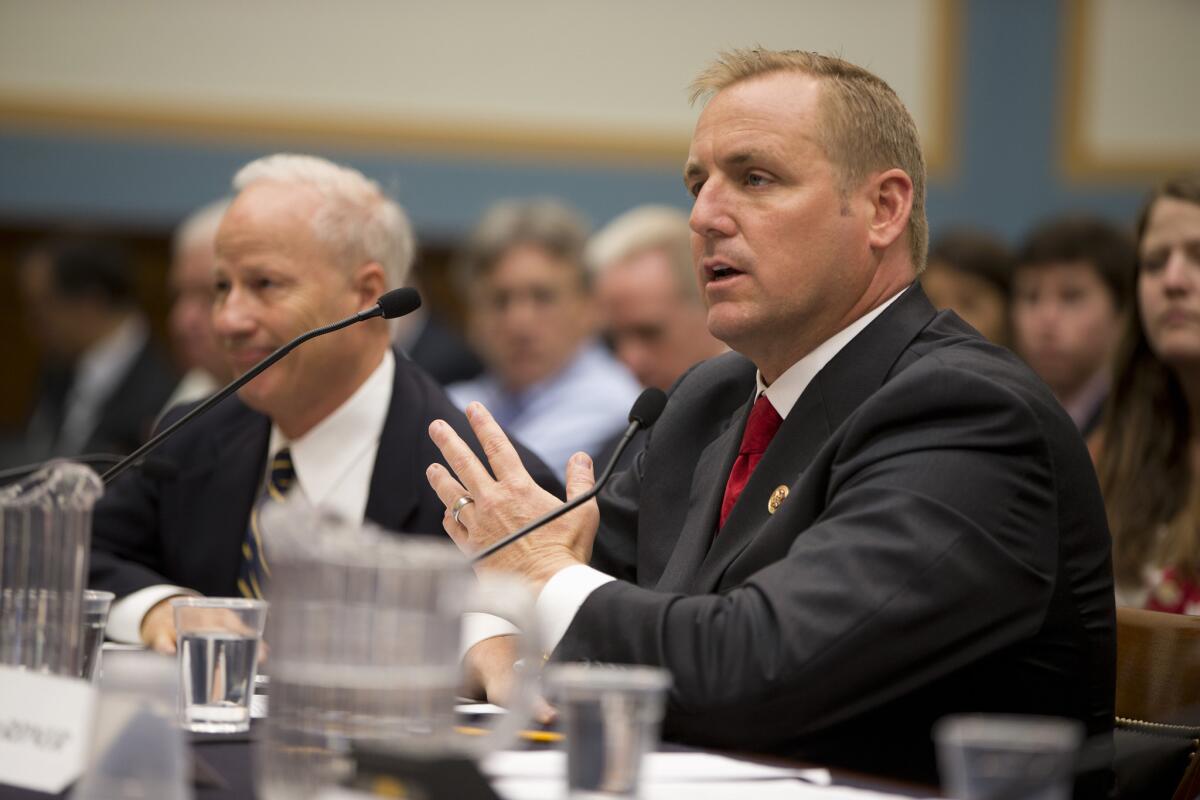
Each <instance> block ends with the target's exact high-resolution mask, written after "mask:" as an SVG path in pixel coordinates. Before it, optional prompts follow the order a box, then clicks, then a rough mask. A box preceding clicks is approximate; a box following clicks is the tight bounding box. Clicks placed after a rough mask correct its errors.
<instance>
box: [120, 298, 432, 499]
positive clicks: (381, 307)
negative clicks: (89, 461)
mask: <svg viewBox="0 0 1200 800" xmlns="http://www.w3.org/2000/svg"><path fill="white" fill-rule="evenodd" d="M420 307H421V295H419V294H418V293H417V290H416V289H412V288H409V287H405V288H402V289H392V290H391V291H390V292H387V293H385V294H384V295H382V296H381V297H380V298H379V302H377V303H376V304H375V305H373V306H371V307H370V308H368V309H366V310H365V311H360V312H358V313H357V314H354V315H353V316H349V317H346V318H345V319H343V320H339V321H337V322H334V323H332V324H330V325H326V326H325V327H323V328H315V329H313V330H311V331H309V332H308V333H302V334H300V335H299V336H297V337H296V338H295V339H292V340H291V341H290V342H288V343H287V344H285V345H283V346H282V347H280V348H279V349H278V350H276V351H275V352H273V353H271V355H269V356H267V357H266V358H264V359H263V360H262V361H260V362H258V363H257V364H255V365H254V366H253V367H251V368H250V369H249V370H247V371H246V372H245V374H243V375H242V376H241V377H239V378H237V379H236V380H234V381H233V382H232V383H230V384H229V385H228V386H226V387H225V388H224V389H222V390H221V391H219V392H217V393H216V394H214V395H212V396H210V397H209V398H208V399H207V400H205V401H204V402H203V403H201V404H200V405H198V406H196V407H195V408H193V409H192V410H191V411H189V412H188V413H186V414H184V415H183V416H182V417H180V418H179V419H178V420H176V421H175V422H174V423H172V424H171V425H170V426H169V427H167V428H164V429H163V430H161V431H159V432H158V433H157V434H155V435H154V436H153V437H152V438H151V439H150V440H149V441H148V442H146V443H145V444H144V445H142V446H141V447H139V448H138V449H137V450H134V451H133V452H132V453H130V454H129V455H127V456H125V458H123V459H121V460H120V461H119V462H117V464H116V465H115V466H113V467H112V468H111V469H109V470H108V472H105V473H104V474H103V475H101V476H100V479H101V480H103V481H104V482H105V483H111V482H112V481H113V479H114V478H116V477H117V476H118V475H120V474H121V473H122V472H124V471H125V470H127V469H129V468H130V467H132V466H133V465H134V463H135V462H136V461H137V460H138V459H140V458H142V457H143V456H145V455H146V454H147V453H149V452H150V451H151V450H154V449H155V448H157V447H158V446H159V445H160V444H162V443H163V442H164V441H165V440H166V439H167V438H169V437H170V436H171V435H172V434H173V433H175V431H177V430H179V429H180V428H182V427H183V426H184V425H186V424H187V423H188V422H190V421H191V420H193V419H195V418H196V417H198V416H200V415H201V414H203V413H204V412H206V411H208V410H209V409H210V408H212V407H213V406H215V405H216V404H217V403H219V402H221V401H222V400H224V399H225V398H226V397H229V395H231V394H233V393H234V392H236V391H237V390H238V389H240V388H242V387H243V386H245V385H246V384H247V383H249V382H250V381H252V380H254V378H256V377H258V375H259V374H260V373H261V372H262V371H263V370H265V369H266V368H267V367H269V366H271V365H272V364H274V363H275V362H276V361H278V360H279V359H281V358H283V357H284V356H286V355H287V354H288V353H290V352H292V351H293V350H295V349H296V348H297V347H299V346H300V345H302V344H304V343H305V342H307V341H308V340H309V339H315V338H316V337H318V336H324V335H325V334H327V333H333V332H334V331H340V330H341V329H342V328H348V327H349V326H351V325H355V324H357V323H359V322H364V321H366V320H368V319H374V318H375V317H383V318H384V319H396V318H397V317H403V316H404V315H405V314H411V313H412V312H414V311H416V310H417V309H418V308H420Z"/></svg>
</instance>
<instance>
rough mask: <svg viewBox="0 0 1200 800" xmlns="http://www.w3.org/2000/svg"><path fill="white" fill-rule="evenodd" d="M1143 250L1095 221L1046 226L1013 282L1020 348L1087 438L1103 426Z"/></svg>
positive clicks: (1026, 248) (1031, 240)
mask: <svg viewBox="0 0 1200 800" xmlns="http://www.w3.org/2000/svg"><path fill="white" fill-rule="evenodd" d="M1135 258H1136V251H1135V249H1134V245H1133V240H1132V238H1131V237H1130V236H1129V234H1128V233H1126V232H1125V231H1124V230H1122V229H1121V228H1119V227H1117V226H1116V225H1113V224H1112V223H1110V222H1107V221H1105V220H1102V219H1097V218H1093V217H1064V218H1060V219H1055V220H1051V221H1049V222H1047V223H1045V224H1044V225H1042V226H1040V227H1038V228H1037V229H1036V230H1034V231H1033V233H1031V234H1030V235H1029V237H1028V238H1027V239H1026V240H1025V243H1024V244H1023V245H1022V246H1021V248H1020V251H1019V253H1018V256H1017V267H1016V271H1015V273H1014V274H1013V281H1012V320H1013V343H1014V345H1015V349H1016V351H1017V354H1018V355H1020V356H1021V357H1022V358H1023V359H1025V361H1026V363H1028V364H1029V366H1030V367H1032V368H1033V371H1034V372H1036V373H1037V374H1038V377H1040V378H1041V379H1042V380H1044V381H1045V382H1046V383H1047V384H1048V385H1049V386H1050V390H1051V391H1053V392H1054V396H1055V397H1056V398H1058V401H1059V402H1060V403H1062V406H1063V408H1065V409H1066V410H1067V413H1068V414H1070V415H1071V419H1072V420H1073V421H1074V422H1075V426H1076V427H1077V428H1078V429H1079V432H1080V433H1081V434H1082V435H1083V436H1085V437H1086V436H1088V435H1089V434H1091V433H1092V432H1093V431H1095V430H1096V428H1097V427H1098V426H1099V424H1100V419H1101V416H1102V414H1103V411H1104V401H1105V399H1106V398H1107V397H1108V386H1109V378H1110V376H1109V361H1110V360H1111V358H1112V353H1113V348H1114V347H1116V343H1117V338H1118V336H1119V335H1120V329H1121V325H1120V321H1121V314H1122V312H1123V311H1124V308H1125V303H1126V302H1127V301H1128V298H1129V295H1130V289H1131V283H1130V282H1131V280H1132V276H1133V267H1134V259H1135Z"/></svg>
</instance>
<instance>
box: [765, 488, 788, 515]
mask: <svg viewBox="0 0 1200 800" xmlns="http://www.w3.org/2000/svg"><path fill="white" fill-rule="evenodd" d="M787 496H788V488H787V487H786V486H776V487H775V491H773V492H771V497H770V499H768V500H767V513H768V514H774V513H775V512H776V511H778V510H779V507H780V506H781V505H783V501H784V500H786V499H787Z"/></svg>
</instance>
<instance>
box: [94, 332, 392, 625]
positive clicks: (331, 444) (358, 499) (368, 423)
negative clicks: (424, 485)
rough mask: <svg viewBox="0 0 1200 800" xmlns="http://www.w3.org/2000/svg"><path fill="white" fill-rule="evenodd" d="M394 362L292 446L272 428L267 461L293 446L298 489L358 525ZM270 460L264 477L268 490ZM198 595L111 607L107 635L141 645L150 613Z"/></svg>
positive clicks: (160, 590) (166, 588)
mask: <svg viewBox="0 0 1200 800" xmlns="http://www.w3.org/2000/svg"><path fill="white" fill-rule="evenodd" d="M395 373H396V359H395V357H394V356H393V355H392V351H391V350H390V349H389V350H387V351H385V353H384V356H383V359H382V361H380V363H379V366H377V367H376V368H375V371H374V372H372V373H371V374H370V376H368V378H367V379H366V380H365V381H363V383H362V385H361V386H359V387H358V389H357V390H355V392H354V394H352V395H351V396H350V398H349V399H348V400H346V402H344V403H342V404H341V405H340V406H338V407H337V409H336V410H334V411H333V413H331V414H330V415H329V416H327V417H326V418H325V419H323V420H321V421H320V422H319V423H317V425H316V426H315V427H314V428H313V429H312V430H310V431H308V432H307V433H305V434H304V435H303V436H301V437H300V438H298V439H296V440H295V441H292V442H289V441H288V440H287V438H286V437H285V436H284V435H283V433H282V432H281V431H280V430H279V429H278V427H277V426H275V425H272V426H271V438H270V446H269V450H268V455H269V456H274V455H275V453H277V452H278V451H279V450H280V449H282V448H283V447H285V446H286V447H290V448H291V453H292V463H293V464H294V465H295V468H296V485H295V486H294V487H293V489H292V492H299V493H300V494H301V497H303V498H304V500H306V501H307V502H308V503H309V504H310V505H311V506H312V507H313V508H316V509H320V510H322V511H326V512H330V513H333V514H336V515H338V516H339V517H341V518H342V519H344V520H347V521H348V522H351V523H354V524H360V523H361V522H362V521H363V519H364V517H365V516H366V510H367V497H368V495H369V494H370V490H371V475H372V473H373V472H374V470H375V456H376V454H377V453H378V451H379V437H380V435H381V434H382V433H383V425H384V422H385V421H386V420H387V414H388V408H389V406H390V405H391V401H392V384H393V382H394V379H395ZM270 461H271V459H270V458H268V459H267V465H266V467H265V469H264V472H263V477H262V481H263V484H262V485H265V482H266V479H267V471H268V470H269V469H270ZM179 594H187V595H194V594H196V592H194V591H192V590H190V589H185V588H183V587H180V586H171V585H168V584H160V585H157V586H147V587H146V588H144V589H140V590H138V591H136V592H133V593H132V594H129V595H127V596H125V597H123V598H121V599H120V600H118V601H116V602H115V603H113V606H112V610H111V611H110V612H109V616H108V625H107V628H106V630H105V632H106V634H107V635H108V638H110V639H113V640H114V641H118V642H129V643H133V644H137V643H140V642H141V627H142V618H143V617H145V616H146V612H148V611H149V610H150V609H151V608H153V607H154V606H155V605H157V604H158V603H159V602H161V601H162V600H165V599H166V598H168V597H171V596H172V595H179Z"/></svg>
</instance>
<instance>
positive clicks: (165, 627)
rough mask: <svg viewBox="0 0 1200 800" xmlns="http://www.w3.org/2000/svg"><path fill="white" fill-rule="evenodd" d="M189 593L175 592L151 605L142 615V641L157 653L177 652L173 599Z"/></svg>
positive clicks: (171, 653) (170, 653) (172, 653)
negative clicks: (144, 614)
mask: <svg viewBox="0 0 1200 800" xmlns="http://www.w3.org/2000/svg"><path fill="white" fill-rule="evenodd" d="M186 596H187V595H182V594H173V595H171V596H170V597H168V598H166V599H164V600H160V601H158V602H157V603H155V604H154V605H153V606H151V608H150V610H149V611H147V612H146V616H144V617H142V628H141V634H142V643H143V644H145V645H146V646H147V647H149V648H150V649H151V650H153V651H155V652H156V653H165V654H167V655H174V653H175V609H174V608H172V607H171V601H172V600H174V599H175V598H177V597H186Z"/></svg>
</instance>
